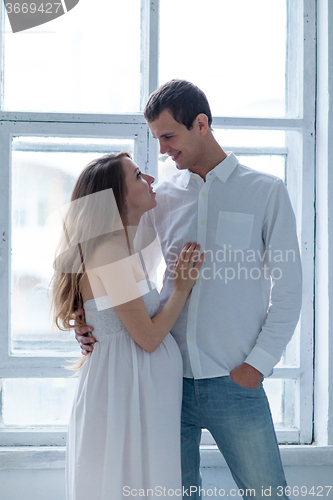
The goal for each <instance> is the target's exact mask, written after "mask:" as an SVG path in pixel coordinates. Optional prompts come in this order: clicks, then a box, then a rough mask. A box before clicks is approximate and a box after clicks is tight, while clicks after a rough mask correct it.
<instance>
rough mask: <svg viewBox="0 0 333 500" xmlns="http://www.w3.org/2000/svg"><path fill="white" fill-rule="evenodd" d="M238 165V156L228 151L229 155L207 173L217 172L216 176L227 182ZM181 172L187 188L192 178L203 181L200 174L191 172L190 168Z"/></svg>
mask: <svg viewBox="0 0 333 500" xmlns="http://www.w3.org/2000/svg"><path fill="white" fill-rule="evenodd" d="M237 165H238V160H237V158H236V156H235V155H234V153H231V152H228V153H227V157H226V158H225V159H224V160H223V161H221V163H219V164H218V165H216V167H215V168H213V170H211V171H210V172H208V174H207V175H209V174H211V175H212V174H215V176H216V177H218V178H219V179H220V181H222V182H224V183H225V182H226V181H227V180H228V178H229V177H230V175H231V174H232V172H233V171H234V169H235V168H236V166H237ZM181 174H182V182H183V185H184V187H185V188H187V186H188V185H189V183H190V181H191V180H201V181H202V179H201V177H200V175H198V174H194V173H193V172H191V171H190V170H188V169H187V170H182V172H181Z"/></svg>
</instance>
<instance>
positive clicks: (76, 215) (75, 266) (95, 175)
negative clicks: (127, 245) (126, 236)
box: [51, 152, 131, 330]
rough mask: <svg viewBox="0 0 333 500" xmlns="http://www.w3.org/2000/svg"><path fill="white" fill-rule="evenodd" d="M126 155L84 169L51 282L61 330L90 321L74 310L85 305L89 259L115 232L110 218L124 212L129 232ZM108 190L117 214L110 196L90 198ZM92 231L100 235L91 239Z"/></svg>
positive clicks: (54, 313)
mask: <svg viewBox="0 0 333 500" xmlns="http://www.w3.org/2000/svg"><path fill="white" fill-rule="evenodd" d="M124 157H128V158H131V156H130V155H129V154H128V153H126V152H122V153H118V154H109V155H105V156H103V157H101V158H98V159H96V160H94V161H92V162H91V163H89V164H88V165H87V166H86V167H85V168H84V170H83V171H82V172H81V174H80V176H79V178H78V179H77V181H76V183H75V186H74V188H73V192H72V195H71V203H70V204H69V208H68V211H67V214H66V216H65V219H64V228H63V229H64V230H63V234H62V236H61V238H60V241H59V244H58V247H57V251H56V259H55V264H54V267H55V272H54V275H53V278H52V281H51V302H52V308H51V311H52V316H53V321H54V323H55V324H56V325H57V327H58V328H59V329H60V330H70V329H72V328H73V325H71V320H73V319H76V324H77V323H80V324H81V325H85V324H86V323H85V321H84V318H82V319H81V320H78V319H77V318H75V313H74V311H75V310H77V309H81V308H82V307H83V301H82V296H81V293H80V281H81V280H82V278H83V276H84V274H85V262H87V261H88V259H89V258H90V257H91V255H92V254H93V252H94V250H95V249H96V248H97V246H98V245H100V244H101V243H102V241H104V240H105V239H107V238H109V237H110V233H112V229H110V228H111V227H112V224H110V219H112V218H113V220H115V218H117V216H118V218H119V215H120V218H121V223H122V225H123V227H124V229H125V231H126V214H125V206H126V192H127V191H126V183H125V173H124V170H123V165H122V163H123V158H124ZM106 190H112V191H111V193H113V194H112V196H113V199H114V200H115V203H116V205H117V207H116V206H115V204H114V205H113V208H114V212H117V214H112V213H110V204H109V203H108V201H110V197H107V196H106V197H103V196H98V197H93V196H90V197H88V196H89V195H94V194H95V193H99V192H101V191H106ZM87 197H88V198H87ZM88 199H89V203H85V202H84V201H85V200H88ZM76 200H80V201H79V202H77V201H76ZM91 200H93V202H91ZM107 214H109V215H107ZM96 226H97V230H96ZM113 227H114V225H113ZM92 234H96V236H95V237H93V238H91V235H92ZM89 235H90V237H89Z"/></svg>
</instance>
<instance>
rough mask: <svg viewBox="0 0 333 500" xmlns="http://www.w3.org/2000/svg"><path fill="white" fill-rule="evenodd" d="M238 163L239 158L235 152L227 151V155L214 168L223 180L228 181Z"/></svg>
mask: <svg viewBox="0 0 333 500" xmlns="http://www.w3.org/2000/svg"><path fill="white" fill-rule="evenodd" d="M237 165H238V160H237V158H236V156H235V155H234V153H231V152H227V157H226V158H225V159H224V160H223V161H221V163H219V164H218V165H216V167H215V168H214V169H213V170H212V172H214V173H215V175H216V176H217V177H218V178H219V179H220V181H222V182H224V183H225V182H227V180H228V179H229V177H230V175H231V174H232V172H233V171H234V170H235V168H236V167H237Z"/></svg>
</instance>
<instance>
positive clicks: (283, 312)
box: [142, 153, 302, 379]
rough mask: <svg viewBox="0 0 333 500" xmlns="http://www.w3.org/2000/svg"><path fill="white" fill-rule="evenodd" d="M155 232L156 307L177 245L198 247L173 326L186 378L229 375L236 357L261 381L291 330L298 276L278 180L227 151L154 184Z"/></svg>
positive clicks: (149, 221) (291, 222)
mask: <svg viewBox="0 0 333 500" xmlns="http://www.w3.org/2000/svg"><path fill="white" fill-rule="evenodd" d="M155 191H156V199H157V207H156V208H154V209H153V210H151V211H150V212H148V213H146V214H145V215H144V217H143V220H142V224H144V225H148V226H154V227H155V230H156V231H157V233H158V236H159V239H160V243H161V246H162V251H163V255H164V258H165V261H166V264H167V268H166V272H165V275H164V281H163V288H162V291H161V306H163V305H164V304H165V302H166V301H167V299H168V297H169V296H170V294H171V292H172V290H173V280H172V277H171V276H172V270H173V265H174V262H175V260H176V259H177V257H178V255H179V253H180V251H181V249H182V247H183V246H184V245H185V244H186V243H187V242H189V241H191V242H194V241H196V242H197V243H200V245H201V248H202V250H203V251H205V261H204V263H203V265H202V268H201V271H200V277H199V279H198V281H197V283H196V284H195V286H194V288H193V290H192V292H191V294H190V296H189V299H188V300H187V303H186V305H185V307H184V309H183V311H182V313H181V315H180V317H179V319H178V320H177V322H176V324H175V325H174V327H173V328H172V332H171V333H172V335H173V336H174V337H175V339H176V341H177V343H178V345H179V348H180V350H181V353H182V356H183V364H184V377H190V378H193V377H194V378H196V379H201V378H212V377H219V376H224V375H228V374H229V373H230V371H231V370H232V369H233V368H235V367H236V366H239V365H241V364H242V363H243V362H244V361H245V362H247V363H248V364H250V365H252V366H254V367H255V368H256V369H257V370H259V371H260V372H261V373H263V374H264V375H265V376H268V375H269V374H270V373H271V371H272V369H273V367H274V366H275V365H276V364H277V363H278V361H279V360H280V357H281V355H282V352H283V349H284V348H285V346H286V344H287V343H288V342H289V340H290V338H291V336H292V334H293V332H294V329H295V327H296V324H297V321H298V318H299V313H300V307H301V295H302V272H301V264H300V256H299V248H298V241H297V235H296V223H295V216H294V213H293V209H292V206H291V203H290V200H289V196H288V192H287V189H286V186H285V185H284V183H283V181H282V180H281V179H278V178H276V177H274V176H271V175H267V174H262V173H260V172H257V171H255V170H252V169H250V168H247V167H245V166H243V165H241V164H240V163H239V162H238V160H237V158H236V157H235V155H234V154H233V153H229V154H228V156H227V158H226V159H225V160H223V161H222V162H221V163H220V164H219V165H217V166H216V167H215V168H214V169H213V170H212V171H210V172H209V173H208V174H207V176H206V182H205V181H204V180H203V179H202V178H201V177H200V176H199V175H197V174H194V173H192V172H191V171H189V170H184V171H179V172H177V173H176V174H174V175H173V176H172V177H170V178H169V179H168V180H166V181H164V182H162V183H160V184H158V185H157V186H156V188H155Z"/></svg>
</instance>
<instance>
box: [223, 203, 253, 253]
mask: <svg viewBox="0 0 333 500" xmlns="http://www.w3.org/2000/svg"><path fill="white" fill-rule="evenodd" d="M253 220H254V215H253V214H244V213H240V212H221V211H220V212H219V218H218V221H217V229H216V237H215V242H216V243H217V244H218V245H220V246H221V247H223V246H224V245H226V246H227V247H228V248H230V247H229V245H230V246H231V249H232V250H244V249H246V248H249V246H250V243H251V236H252V228H253Z"/></svg>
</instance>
